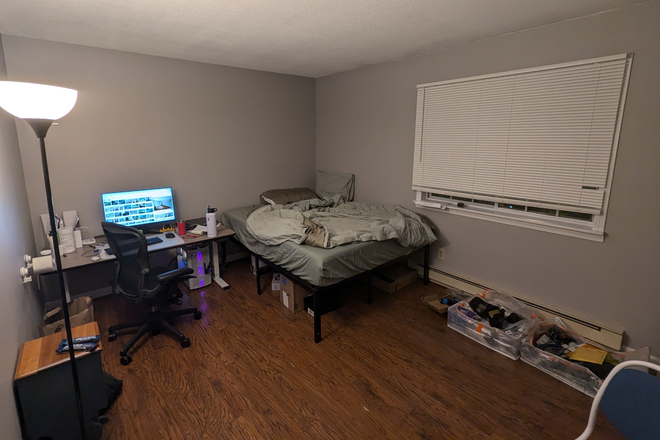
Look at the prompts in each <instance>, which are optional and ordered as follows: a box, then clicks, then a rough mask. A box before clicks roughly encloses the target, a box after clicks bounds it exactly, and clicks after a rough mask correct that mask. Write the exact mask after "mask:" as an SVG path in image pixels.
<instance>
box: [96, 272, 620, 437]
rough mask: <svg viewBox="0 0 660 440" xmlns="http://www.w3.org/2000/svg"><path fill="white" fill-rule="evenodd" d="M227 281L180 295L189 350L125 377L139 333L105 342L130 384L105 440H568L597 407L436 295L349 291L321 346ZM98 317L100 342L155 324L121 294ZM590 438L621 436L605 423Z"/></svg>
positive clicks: (168, 352)
mask: <svg viewBox="0 0 660 440" xmlns="http://www.w3.org/2000/svg"><path fill="white" fill-rule="evenodd" d="M223 277H224V279H225V280H226V281H227V282H228V283H229V285H230V286H231V288H230V289H229V290H225V291H223V290H220V289H219V288H218V287H217V286H211V287H209V288H205V289H201V290H196V291H193V292H188V291H187V290H185V289H183V291H184V293H185V296H184V304H183V306H184V307H185V306H190V305H192V306H195V307H198V308H199V309H200V310H201V311H202V313H203V314H204V317H203V318H202V320H200V321H195V320H193V318H192V317H191V316H188V317H183V318H180V319H178V320H177V322H176V326H177V327H178V328H179V329H180V330H181V331H182V332H183V333H184V334H186V336H188V337H189V338H190V340H191V341H192V346H191V347H190V348H187V349H181V348H180V346H179V343H178V342H177V341H175V340H174V339H172V338H171V337H169V335H166V334H161V335H158V336H155V337H151V338H143V341H142V342H141V343H139V344H138V345H137V346H136V348H134V349H133V351H132V352H131V353H132V356H133V362H132V363H131V364H130V365H129V366H126V367H125V366H122V365H120V364H119V350H120V349H121V347H122V346H123V345H124V343H125V342H127V341H128V339H129V338H130V335H131V333H125V334H118V337H117V340H116V341H114V342H109V343H105V342H104V350H103V353H102V358H103V365H104V368H105V370H106V371H107V372H109V373H111V374H112V375H114V376H115V377H117V378H119V379H122V380H123V381H124V390H123V393H122V395H121V396H120V397H119V399H118V400H117V402H115V404H114V406H113V408H112V409H111V410H110V412H109V413H108V416H109V418H110V422H109V423H107V424H106V425H105V426H104V437H103V438H104V439H108V440H110V439H131V440H134V439H186V440H191V439H213V440H215V439H261V438H268V439H271V438H272V439H288V438H292V439H417V438H420V439H489V440H496V439H497V440H502V439H508V440H516V439H521V440H523V439H524V440H530V439H557V440H559V439H562V440H565V439H574V438H576V437H577V436H578V435H579V434H580V433H581V432H582V430H583V429H584V427H585V426H586V423H587V418H588V413H589V408H590V405H591V399H590V398H589V397H587V396H585V395H583V394H581V393H580V392H578V391H575V390H573V389H572V388H570V387H568V386H567V385H564V384H563V383H561V382H559V381H557V380H556V379H553V378H552V377H550V376H548V375H546V374H544V373H542V372H541V371H538V370H536V369H534V368H532V367H530V366H529V365H527V364H525V363H523V362H522V361H515V362H514V361H511V360H510V359H508V358H506V357H504V356H502V355H499V354H497V353H495V352H493V351H491V350H489V349H488V348H486V347H483V346H481V345H479V344H478V343H476V342H474V341H472V340H470V339H468V338H466V337H464V336H462V335H460V334H458V333H456V332H455V331H453V330H451V329H449V328H448V327H447V320H446V317H445V316H441V315H438V314H437V313H435V312H434V311H432V310H431V309H429V308H428V307H426V306H425V305H424V304H422V302H421V301H420V298H421V297H422V296H424V295H428V294H431V293H437V292H440V291H441V290H442V288H441V287H439V286H436V285H429V286H423V285H422V282H421V281H417V282H416V283H415V284H413V285H412V286H409V287H407V288H406V289H404V290H402V291H400V292H397V293H396V294H394V295H387V294H385V293H383V292H380V291H378V290H374V302H373V304H371V305H368V304H366V293H365V287H366V286H365V285H364V284H362V283H360V282H356V283H355V284H354V285H349V286H348V287H347V288H346V289H345V292H346V293H345V305H344V307H342V308H341V309H339V310H337V311H335V312H331V313H330V314H328V315H325V316H324V317H323V338H324V340H323V341H322V342H321V343H320V344H314V342H313V329H312V319H311V317H310V316H309V315H308V314H307V313H306V312H300V313H297V314H292V313H290V312H289V311H288V310H287V309H285V308H284V306H282V305H281V304H280V303H279V296H276V295H274V294H273V293H272V292H271V291H270V290H266V291H265V292H264V294H263V295H262V296H257V295H256V292H255V290H256V284H255V279H254V277H253V276H252V275H251V274H250V271H249V265H248V264H247V262H235V263H232V264H230V266H229V268H228V270H227V272H225V274H224V275H223ZM267 279H269V276H264V277H263V280H264V281H266V280H267ZM264 284H267V283H266V282H264ZM268 287H269V286H268ZM94 306H95V312H96V318H97V320H98V321H99V325H100V327H101V331H102V334H103V337H104V338H105V335H106V334H107V328H108V327H109V326H110V325H112V324H116V323H119V322H124V321H128V320H130V319H134V318H136V317H139V316H140V315H141V314H144V313H145V310H144V309H141V308H138V307H136V306H135V305H134V304H132V303H130V302H129V301H126V300H124V299H123V298H121V297H117V296H110V297H105V298H101V299H99V300H96V301H95V303H94ZM592 438H593V439H595V440H598V439H601V440H603V439H623V437H621V436H620V434H618V433H617V432H616V431H615V430H614V428H612V426H611V425H610V424H609V423H608V422H607V421H606V420H605V419H604V417H603V416H601V417H600V418H599V422H598V424H597V427H596V431H595V433H594V435H593V436H592Z"/></svg>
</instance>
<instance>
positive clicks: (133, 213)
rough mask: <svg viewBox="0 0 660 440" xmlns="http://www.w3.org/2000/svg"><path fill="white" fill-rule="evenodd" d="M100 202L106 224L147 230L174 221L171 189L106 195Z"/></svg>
mask: <svg viewBox="0 0 660 440" xmlns="http://www.w3.org/2000/svg"><path fill="white" fill-rule="evenodd" d="M101 200H102V202H103V215H104V218H105V221H106V222H111V223H117V224H120V225H124V226H131V227H134V228H138V229H148V228H149V227H152V228H153V227H154V226H155V225H157V224H164V223H174V222H175V219H176V216H175V215H174V199H173V198H172V188H157V189H143V190H139V191H123V192H115V193H107V194H103V195H102V196H101Z"/></svg>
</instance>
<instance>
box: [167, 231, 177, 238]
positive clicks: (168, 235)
mask: <svg viewBox="0 0 660 440" xmlns="http://www.w3.org/2000/svg"><path fill="white" fill-rule="evenodd" d="M174 237H175V235H174V234H173V233H171V232H168V233H167V234H165V238H174Z"/></svg>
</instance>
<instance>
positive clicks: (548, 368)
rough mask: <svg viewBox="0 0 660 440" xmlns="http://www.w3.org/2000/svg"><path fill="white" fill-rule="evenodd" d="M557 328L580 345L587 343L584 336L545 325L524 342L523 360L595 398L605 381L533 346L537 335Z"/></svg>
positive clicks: (581, 367) (583, 368)
mask: <svg viewBox="0 0 660 440" xmlns="http://www.w3.org/2000/svg"><path fill="white" fill-rule="evenodd" d="M553 326H556V327H560V328H561V329H562V330H564V331H566V332H567V333H569V334H570V335H571V336H572V337H573V338H574V339H575V340H576V341H578V342H579V343H583V342H585V340H584V338H582V336H580V335H577V334H575V333H573V332H571V331H570V330H567V329H566V328H564V327H561V326H559V325H557V324H550V323H543V324H541V325H540V326H539V328H538V329H537V330H536V331H535V332H534V333H532V334H530V335H529V336H528V337H527V338H526V339H525V341H524V342H523V344H522V346H521V348H520V354H521V358H522V360H523V361H524V362H526V363H528V364H529V365H531V366H533V367H536V368H538V369H539V370H541V371H543V372H545V373H548V374H549V375H550V376H552V377H555V378H557V379H559V380H561V381H562V382H564V383H565V384H567V385H569V386H572V387H573V388H575V389H576V390H578V391H582V392H583V393H584V394H586V395H588V396H591V397H594V396H595V395H596V393H597V392H598V388H600V386H601V385H602V383H603V381H602V380H600V378H599V377H598V376H596V375H595V374H594V373H592V372H591V371H590V370H589V369H588V368H586V367H583V366H581V365H578V364H576V363H574V362H571V361H569V360H566V359H564V358H562V357H559V356H555V355H554V354H551V353H548V352H547V351H543V350H541V349H540V348H537V347H535V346H534V345H533V344H532V340H533V338H534V337H535V336H536V335H537V334H539V335H540V334H542V333H545V331H546V330H548V329H549V328H551V327H553Z"/></svg>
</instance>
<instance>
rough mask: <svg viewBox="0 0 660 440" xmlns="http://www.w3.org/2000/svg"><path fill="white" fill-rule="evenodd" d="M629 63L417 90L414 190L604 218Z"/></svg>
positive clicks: (626, 59) (603, 61)
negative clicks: (605, 195)
mask: <svg viewBox="0 0 660 440" xmlns="http://www.w3.org/2000/svg"><path fill="white" fill-rule="evenodd" d="M631 60H632V55H627V54H623V55H617V56H612V57H606V58H599V59H595V60H586V61H581V62H576V63H567V64H561V65H554V66H546V67H541V68H536V69H527V70H522V71H514V72H506V73H501V74H494V75H486V76H480V77H473V78H466V79H459V80H451V81H443V82H438V83H433V84H423V85H419V86H417V117H416V127H415V149H414V154H415V158H414V163H413V190H417V191H425V192H433V193H441V194H447V195H453V196H462V197H470V198H475V199H481V200H489V201H495V202H504V203H514V204H522V205H527V206H537V207H542V208H552V209H570V210H571V211H577V212H586V213H592V214H599V213H600V212H601V208H602V206H603V198H604V197H603V196H604V192H605V190H606V189H607V184H608V174H609V168H610V163H611V159H612V155H613V152H614V151H615V149H614V148H613V147H614V146H615V145H616V142H617V139H618V127H619V126H620V119H621V116H622V113H623V105H624V102H623V101H624V96H625V86H626V84H627V77H628V75H629V70H630V64H631Z"/></svg>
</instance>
